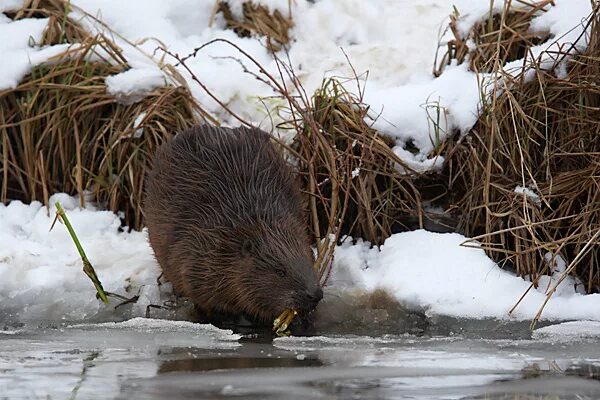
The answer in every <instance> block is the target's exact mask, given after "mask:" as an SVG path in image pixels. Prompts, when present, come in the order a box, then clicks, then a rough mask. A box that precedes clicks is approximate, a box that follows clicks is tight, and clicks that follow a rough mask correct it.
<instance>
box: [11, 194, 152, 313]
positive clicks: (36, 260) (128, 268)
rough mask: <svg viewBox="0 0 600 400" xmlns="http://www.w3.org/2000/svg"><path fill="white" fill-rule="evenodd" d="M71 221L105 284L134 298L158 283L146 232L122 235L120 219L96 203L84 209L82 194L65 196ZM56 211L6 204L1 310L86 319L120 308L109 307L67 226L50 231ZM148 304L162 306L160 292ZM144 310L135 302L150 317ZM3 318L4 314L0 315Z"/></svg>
mask: <svg viewBox="0 0 600 400" xmlns="http://www.w3.org/2000/svg"><path fill="white" fill-rule="evenodd" d="M56 200H59V201H60V202H61V204H62V205H63V207H64V208H65V209H66V210H67V215H68V217H69V220H70V221H71V223H72V224H73V227H74V229H75V231H76V233H77V235H78V237H79V239H80V241H81V243H82V245H83V248H84V249H85V251H86V253H87V255H88V258H89V259H90V261H91V262H92V264H93V266H94V268H95V270H96V272H97V274H98V277H99V278H100V280H101V282H102V284H103V286H104V289H105V290H107V291H109V292H113V293H118V294H121V295H124V296H127V297H131V296H134V295H136V294H138V292H139V291H140V290H141V289H142V288H144V287H145V286H148V287H156V278H157V277H158V275H159V273H160V272H159V267H158V265H157V263H156V262H155V260H154V258H153V255H152V251H151V249H150V246H149V245H148V242H147V239H146V237H147V235H146V232H145V231H144V232H135V231H134V232H131V233H124V232H119V227H120V220H119V217H118V216H117V215H115V214H113V213H112V212H110V211H97V210H95V209H94V208H93V207H92V206H88V207H87V208H85V209H80V208H78V207H77V204H78V203H77V199H75V198H72V197H69V196H66V195H64V194H59V195H55V196H52V197H51V199H50V203H51V204H54V202H55V201H56ZM54 212H55V210H54V209H53V208H52V209H51V210H50V214H48V211H47V210H46V208H45V207H43V206H42V204H40V203H38V202H34V203H32V204H30V205H25V204H23V203H21V202H19V201H13V202H11V203H10V204H9V205H8V206H5V205H2V204H0V244H1V245H0V276H1V277H2V279H1V280H0V315H4V316H5V318H10V319H18V320H21V321H23V320H62V319H65V320H82V319H86V318H92V317H94V316H95V315H96V314H98V313H99V312H102V311H108V312H109V313H113V314H114V312H113V311H112V308H113V306H114V305H115V304H112V305H109V306H104V305H103V304H102V303H101V302H100V301H98V300H97V299H96V296H95V289H94V286H93V285H92V283H91V282H90V280H89V279H88V277H87V276H86V275H85V274H84V273H83V271H82V264H81V260H80V257H79V254H78V253H77V250H76V248H75V246H74V244H73V242H72V240H71V238H70V236H69V235H68V232H67V230H66V228H65V227H64V226H63V225H61V224H59V223H57V224H56V226H55V227H54V229H53V230H52V231H51V232H48V229H49V228H50V225H51V224H52V220H53V218H54ZM144 293H154V296H153V297H152V298H151V299H146V301H147V302H153V304H160V298H159V293H158V291H154V292H153V291H148V290H145V291H144ZM144 312H145V307H137V308H136V307H134V308H133V310H132V313H133V315H134V316H135V315H143V314H144ZM0 319H2V318H0Z"/></svg>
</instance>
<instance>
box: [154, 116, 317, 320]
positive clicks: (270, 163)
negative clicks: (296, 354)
mask: <svg viewBox="0 0 600 400" xmlns="http://www.w3.org/2000/svg"><path fill="white" fill-rule="evenodd" d="M144 211H145V217H146V221H147V226H148V231H149V238H150V244H151V246H152V248H153V249H154V254H155V256H156V259H157V260H158V262H159V264H160V266H161V267H162V270H163V272H164V275H165V277H166V279H167V280H169V281H170V282H172V283H173V286H174V289H175V291H176V293H178V294H181V295H183V296H186V297H189V298H191V299H192V301H193V303H194V305H195V307H196V309H197V310H198V311H200V313H201V314H202V315H206V316H209V317H210V316H212V315H215V314H216V315H232V314H233V315H243V316H246V317H248V318H250V319H251V320H253V321H255V322H261V323H271V322H272V320H273V318H275V317H276V316H278V315H279V314H280V313H281V312H282V311H284V310H285V309H287V308H292V309H296V310H298V311H300V312H301V313H308V312H310V311H311V310H313V309H314V308H315V307H316V305H317V303H318V302H319V301H320V300H321V298H322V297H323V292H322V290H321V288H320V285H319V282H318V278H317V275H316V273H315V271H314V269H313V267H312V265H313V256H312V254H313V253H312V250H311V248H310V244H309V240H308V236H307V233H306V228H305V222H304V221H305V219H304V215H303V214H304V212H303V207H302V199H301V194H300V191H299V189H298V185H297V182H296V179H295V177H294V174H293V171H292V170H291V168H290V167H289V166H288V165H287V163H286V162H285V160H284V159H283V157H282V155H281V154H280V152H279V151H278V150H277V148H276V147H275V146H274V144H273V143H272V142H271V138H270V136H269V135H268V134H267V133H265V132H263V131H261V130H259V129H256V128H236V129H230V128H220V127H212V126H208V125H202V126H196V127H193V128H191V129H188V130H186V131H184V132H182V133H179V134H177V135H176V136H175V137H174V138H173V139H172V140H170V141H167V142H166V143H164V144H163V145H162V146H161V147H160V148H159V150H158V152H157V154H156V156H155V159H154V163H153V167H152V171H151V172H150V174H149V176H148V182H147V185H146V197H145V202H144Z"/></svg>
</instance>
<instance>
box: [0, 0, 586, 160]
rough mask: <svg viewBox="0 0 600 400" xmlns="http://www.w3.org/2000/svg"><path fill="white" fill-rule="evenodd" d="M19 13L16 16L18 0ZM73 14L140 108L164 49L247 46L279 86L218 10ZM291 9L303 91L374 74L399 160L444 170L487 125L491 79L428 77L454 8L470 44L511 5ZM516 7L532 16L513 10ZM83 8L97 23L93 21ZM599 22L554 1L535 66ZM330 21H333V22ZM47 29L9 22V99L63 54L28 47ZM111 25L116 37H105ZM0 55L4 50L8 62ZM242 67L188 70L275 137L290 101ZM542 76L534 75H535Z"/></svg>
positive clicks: (221, 62) (516, 66) (111, 0)
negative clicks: (442, 149) (103, 42)
mask: <svg viewBox="0 0 600 400" xmlns="http://www.w3.org/2000/svg"><path fill="white" fill-rule="evenodd" d="M10 3H11V5H12V7H14V6H15V5H18V3H19V2H10ZM12 3H14V4H12ZM230 3H231V4H233V11H234V12H238V13H241V1H232V2H230ZM254 3H256V4H263V5H265V6H267V8H269V9H271V10H279V11H280V12H282V13H284V15H287V13H288V11H289V10H288V6H289V2H288V1H287V0H260V1H258V0H257V1H254ZM72 4H73V6H75V7H74V11H73V12H72V13H71V15H70V17H71V18H74V19H76V20H78V21H79V22H80V23H81V24H82V25H83V26H85V27H86V28H87V29H88V30H89V31H91V32H93V33H98V32H104V33H106V34H108V35H110V36H111V37H112V38H113V40H114V41H115V42H116V43H117V44H118V45H119V47H121V48H122V49H123V55H124V56H125V58H126V59H127V61H128V63H129V64H130V65H131V67H132V69H131V70H129V71H127V72H125V73H122V74H119V75H118V76H115V77H110V78H108V79H107V85H108V87H109V92H110V93H113V94H116V95H117V96H118V97H119V99H120V100H121V101H126V102H131V101H136V100H138V99H139V98H140V96H143V95H144V94H145V93H147V92H148V91H149V90H151V89H153V88H155V87H157V86H160V85H163V84H165V83H166V80H165V78H164V76H163V74H162V72H161V71H160V68H159V66H158V65H160V64H161V63H163V62H166V63H171V64H175V60H173V59H171V58H170V57H168V56H167V57H166V58H163V57H164V56H165V54H164V52H163V51H162V50H161V49H160V48H163V47H164V48H166V49H168V50H169V51H171V52H173V53H175V54H179V55H181V56H185V55H187V54H189V53H191V52H192V51H193V50H194V49H195V48H197V47H199V46H201V45H203V44H205V43H207V42H209V41H211V40H214V39H219V38H222V39H227V40H230V41H231V42H233V43H235V44H237V45H239V46H240V47H241V48H242V49H244V51H246V52H247V53H249V54H250V55H251V56H252V57H254V58H255V59H256V61H257V62H259V63H260V64H261V65H262V66H264V67H265V70H266V71H268V72H270V73H271V74H272V75H274V76H279V73H278V68H277V65H276V64H275V62H274V61H273V58H272V56H271V55H270V54H269V52H268V51H267V50H266V47H265V42H264V39H262V38H239V37H238V36H237V35H236V34H235V33H234V32H232V31H231V30H228V29H225V21H224V20H223V19H222V17H221V16H220V15H218V16H217V18H216V21H215V23H214V24H213V26H212V27H209V26H208V23H209V20H210V18H211V15H212V11H213V6H214V2H213V1H209V0H174V1H169V2H165V1H161V0H149V1H143V2H142V1H141V0H137V1H118V0H106V1H102V2H99V1H97V0H73V2H72ZM292 4H293V6H292V15H293V18H294V24H295V25H294V28H293V29H292V31H291V37H292V39H293V40H292V43H291V44H290V47H289V53H288V54H287V55H284V54H281V56H283V57H284V58H286V57H289V61H290V63H291V66H292V67H293V69H294V71H295V73H296V74H297V75H298V77H299V78H300V80H301V82H302V84H303V85H304V87H305V90H306V92H307V93H309V94H310V93H312V92H313V91H314V90H315V89H317V88H318V87H319V86H320V85H321V82H322V80H323V78H324V77H327V76H339V77H352V76H353V70H352V67H354V69H355V70H356V71H357V73H358V74H359V75H360V79H359V80H360V81H361V82H362V83H361V85H363V86H364V85H365V80H366V72H368V82H367V83H366V86H364V87H363V89H364V94H365V101H366V103H367V104H370V105H371V107H372V108H371V111H372V113H371V116H372V117H373V116H378V119H377V121H376V123H375V127H376V128H377V129H379V130H381V131H382V132H384V133H386V134H388V135H389V136H391V137H392V138H395V139H396V141H397V145H396V147H395V148H394V151H395V153H396V154H397V155H398V156H399V157H400V158H402V159H403V160H404V161H405V162H406V163H407V164H408V166H409V167H411V168H412V169H414V170H417V171H426V170H436V169H439V168H440V167H441V165H442V163H443V161H444V160H443V158H441V157H438V158H430V154H431V152H432V150H433V149H435V148H436V147H437V146H438V145H439V144H440V143H442V142H443V141H444V140H446V138H447V137H448V136H449V135H451V134H453V133H454V132H456V131H460V132H462V133H466V132H468V131H469V130H470V129H471V127H472V126H473V125H474V123H475V122H476V120H477V117H478V115H479V106H480V95H481V91H480V89H479V86H480V84H481V82H483V81H484V80H487V79H490V77H489V76H487V75H484V74H482V75H480V76H478V75H477V74H474V73H472V72H469V71H467V69H466V67H464V66H449V67H448V68H447V70H446V71H445V73H444V74H443V75H442V76H440V77H439V78H436V79H434V78H433V76H432V74H431V70H432V67H433V60H434V57H435V54H436V48H437V43H438V39H439V38H438V37H439V35H440V29H441V28H442V27H443V25H444V24H445V23H447V16H448V15H449V14H450V13H451V12H452V11H453V6H454V5H455V4H456V9H457V10H458V12H459V15H460V19H459V25H458V26H459V30H460V32H462V34H463V35H466V34H467V32H468V30H469V29H470V27H471V26H472V25H473V24H474V23H476V22H477V21H479V20H481V19H482V18H485V17H486V16H487V15H489V13H490V11H492V12H494V13H496V12H499V11H500V10H501V9H502V7H503V5H504V2H502V1H495V2H492V5H491V6H490V2H485V1H479V0H428V1H426V2H412V1H406V0H404V1H398V0H381V1H378V2H365V1H362V0H320V1H317V2H309V1H307V0H297V1H296V2H292ZM513 6H514V7H523V6H521V5H519V4H516V3H515V4H514V5H513ZM78 7H79V8H80V9H81V10H84V11H85V12H87V13H89V14H90V15H92V16H93V17H95V18H88V17H85V15H84V14H83V13H82V12H80V11H78ZM490 7H491V8H490ZM236 10H237V11H236ZM590 12H591V4H590V2H589V1H588V0H556V2H555V6H554V7H549V11H548V12H546V13H541V14H540V15H539V16H537V17H536V18H534V19H533V21H532V25H531V29H532V31H534V32H543V33H544V34H545V33H550V35H551V37H552V39H551V40H550V41H549V42H548V43H545V44H542V45H539V46H536V47H535V48H533V49H532V54H533V56H534V57H536V58H537V57H539V56H541V55H542V54H543V53H544V52H547V53H545V55H543V56H542V59H543V60H545V63H544V66H545V67H546V68H550V67H552V66H553V65H554V63H555V60H554V59H553V58H552V56H550V55H549V54H550V53H552V51H555V50H557V49H558V47H559V46H563V45H564V44H566V43H575V44H576V46H575V48H576V49H577V50H583V49H584V48H585V47H586V45H587V38H586V37H585V35H582V34H583V33H584V25H583V24H582V21H583V20H584V19H585V17H586V16H587V15H589V14H590ZM96 18H97V19H98V20H100V21H101V22H98V21H96ZM332 18H335V23H331V21H332ZM45 23H46V22H45V20H24V21H19V22H9V23H6V22H4V24H2V20H0V37H3V36H7V35H8V34H7V33H2V31H1V29H3V27H4V29H8V28H6V27H7V26H10V27H11V28H10V29H12V30H15V31H18V32H17V33H16V34H15V35H14V40H13V39H11V40H10V41H8V42H15V43H18V48H13V49H12V50H10V57H9V53H8V50H7V51H5V53H6V54H5V55H6V56H5V57H3V58H4V59H10V60H12V61H11V62H9V63H8V66H5V67H3V68H4V70H5V72H6V73H0V77H1V78H0V89H1V88H3V87H13V86H14V85H16V82H18V81H19V79H21V78H22V77H23V76H24V74H25V73H26V72H28V70H29V68H30V67H31V65H35V64H36V63H39V62H42V61H43V60H44V59H45V58H47V57H49V56H51V55H54V54H56V53H55V51H59V50H60V47H56V46H54V47H53V48H55V50H54V51H52V52H49V53H43V52H42V53H38V51H40V50H39V49H36V48H29V47H28V43H29V35H30V34H31V36H32V38H33V39H34V40H33V41H34V42H35V41H36V38H38V40H39V37H41V32H42V30H43V28H44V26H45ZM106 26H108V27H110V29H112V30H113V31H114V32H107V29H106ZM11 36H12V35H11ZM580 38H581V39H580ZM579 39H580V40H579ZM442 44H443V43H442ZM3 46H5V45H2V44H0V56H1V55H2V48H3ZM442 47H443V46H442ZM46 50H48V49H46ZM42 51H43V50H42ZM346 55H347V57H348V59H347V58H346ZM348 60H349V61H350V62H351V63H352V65H350V64H349V62H348ZM240 61H242V62H243V63H244V64H245V67H246V68H247V69H248V70H249V71H251V72H253V73H259V71H258V70H257V68H255V67H254V66H253V65H252V64H251V63H250V62H248V60H244V59H243V58H242V56H241V54H239V53H238V52H237V51H236V50H234V49H233V48H232V47H230V46H228V45H227V44H225V43H215V44H213V45H211V46H209V47H207V48H205V49H203V50H202V51H200V52H199V53H198V56H197V57H195V58H192V59H189V60H187V64H188V66H189V67H190V69H191V70H192V71H193V73H194V74H195V75H196V76H197V77H198V78H199V79H200V80H201V81H202V82H203V83H204V84H205V85H206V86H207V87H208V88H209V89H210V90H211V91H212V92H213V93H214V94H215V95H216V96H217V97H218V98H219V99H220V100H221V101H222V102H223V103H225V104H227V106H228V107H229V108H230V109H231V110H233V111H234V112H235V113H237V114H238V115H240V116H241V117H242V118H244V119H245V120H246V121H248V122H251V123H253V124H255V125H258V126H261V127H262V128H263V129H266V130H272V129H274V128H273V122H275V123H277V122H278V116H277V110H278V108H279V107H280V106H282V105H284V102H283V100H281V99H277V98H274V97H272V96H273V91H272V89H271V88H270V87H269V86H267V85H265V84H264V83H262V82H260V81H259V80H257V79H255V77H253V76H252V75H250V74H248V73H246V72H245V71H244V68H242V66H241V65H240ZM13 64H14V65H13ZM525 64H526V63H525ZM523 65H524V63H523V60H517V61H514V62H512V63H509V64H508V65H507V66H506V70H507V71H512V73H515V74H516V73H518V72H520V71H521V70H522V67H523ZM178 68H179V70H180V72H181V73H182V75H183V76H184V77H185V78H186V79H188V83H189V86H190V88H191V90H192V93H193V95H194V96H195V97H196V98H197V99H198V100H199V102H200V103H201V104H202V105H203V106H204V107H205V108H206V109H207V110H208V111H209V112H211V113H213V114H214V115H216V116H217V118H218V119H219V120H220V121H222V122H224V123H225V124H234V125H237V124H238V123H239V122H238V121H236V120H234V119H232V117H231V116H230V115H228V114H227V113H226V112H224V110H223V109H222V108H221V106H220V105H219V104H218V103H217V102H215V101H214V100H213V99H212V98H211V97H210V96H209V95H208V94H207V93H205V92H204V90H203V89H202V88H201V87H199V85H197V84H196V83H195V82H193V81H192V79H191V77H190V76H189V74H188V73H187V71H185V70H184V69H183V68H182V67H181V66H179V67H178ZM533 73H534V71H531V73H530V75H531V74H533ZM348 86H349V89H351V90H354V91H358V90H359V88H358V87H354V86H356V85H355V83H354V82H353V81H349V82H348ZM407 146H414V148H416V149H417V152H416V154H415V152H411V151H408V150H407Z"/></svg>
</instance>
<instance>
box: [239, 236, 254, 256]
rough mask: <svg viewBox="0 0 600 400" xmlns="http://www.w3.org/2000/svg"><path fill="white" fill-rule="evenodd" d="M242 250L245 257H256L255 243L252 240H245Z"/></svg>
mask: <svg viewBox="0 0 600 400" xmlns="http://www.w3.org/2000/svg"><path fill="white" fill-rule="evenodd" d="M240 250H241V252H242V256H243V257H250V256H252V255H254V243H252V241H251V240H250V239H244V240H243V241H242V248H241V249H240Z"/></svg>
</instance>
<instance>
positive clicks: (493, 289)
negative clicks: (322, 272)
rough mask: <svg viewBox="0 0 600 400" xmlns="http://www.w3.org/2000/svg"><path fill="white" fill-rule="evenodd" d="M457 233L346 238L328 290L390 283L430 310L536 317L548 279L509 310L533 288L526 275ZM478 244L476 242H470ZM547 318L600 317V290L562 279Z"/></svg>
mask: <svg viewBox="0 0 600 400" xmlns="http://www.w3.org/2000/svg"><path fill="white" fill-rule="evenodd" d="M466 240H467V239H466V238H465V237H464V236H462V235H459V234H456V233H447V234H439V233H431V232H427V231H423V230H418V231H413V232H405V233H398V234H395V235H392V236H391V237H390V238H388V239H387V240H386V242H385V243H384V244H383V246H381V249H380V250H378V249H377V248H372V249H369V244H368V243H365V242H360V241H359V242H358V243H357V244H356V245H349V244H344V245H342V246H341V247H339V248H338V249H337V251H336V260H335V263H334V266H333V274H332V277H331V281H330V283H329V285H330V288H329V289H330V290H331V291H334V292H335V291H336V290H355V289H356V288H359V289H361V290H364V291H367V292H371V291H374V290H376V289H378V288H381V289H384V290H386V291H387V292H388V293H390V294H391V295H393V296H395V297H396V299H397V300H398V301H400V302H401V303H404V304H407V305H409V306H410V305H416V306H419V307H424V308H426V309H427V311H428V313H429V314H437V315H448V316H455V317H465V318H475V319H482V318H498V319H509V318H511V319H518V320H524V319H532V318H533V317H534V316H535V315H536V313H537V311H538V310H539V308H540V307H541V305H542V303H543V301H544V299H545V296H546V295H545V290H546V289H548V287H549V286H550V285H552V286H553V285H555V284H556V282H557V278H558V276H555V277H547V279H545V280H544V282H545V285H540V287H539V288H538V289H532V290H531V291H530V292H529V293H528V294H527V296H526V297H525V298H524V300H523V301H522V302H521V304H520V305H519V306H518V307H517V308H516V310H515V311H514V312H513V314H511V315H509V314H508V312H509V310H510V309H511V308H512V307H513V306H514V304H515V303H516V301H517V300H518V299H519V298H520V297H521V295H522V294H523V293H525V291H526V290H527V289H528V288H529V286H530V284H529V283H528V282H526V281H524V280H523V279H522V278H520V277H517V276H515V275H514V274H511V273H510V272H507V271H505V270H502V269H501V268H499V267H498V266H497V265H496V264H495V263H494V262H493V261H492V260H490V259H489V258H488V257H487V256H486V255H485V253H484V251H483V250H481V249H479V248H473V247H465V246H461V244H463V243H464V242H465V241H466ZM468 245H469V246H476V243H469V244H468ZM558 289H559V290H557V293H555V294H554V296H553V297H552V299H551V300H550V302H549V303H548V305H547V306H546V308H545V309H544V314H543V318H544V319H550V320H569V319H590V320H595V321H600V295H599V294H594V295H582V294H580V293H578V292H577V290H576V289H575V284H574V281H573V280H572V279H566V280H565V281H563V282H562V283H561V285H560V286H559V288H558Z"/></svg>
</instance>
